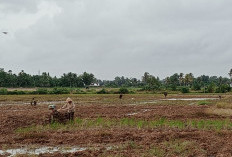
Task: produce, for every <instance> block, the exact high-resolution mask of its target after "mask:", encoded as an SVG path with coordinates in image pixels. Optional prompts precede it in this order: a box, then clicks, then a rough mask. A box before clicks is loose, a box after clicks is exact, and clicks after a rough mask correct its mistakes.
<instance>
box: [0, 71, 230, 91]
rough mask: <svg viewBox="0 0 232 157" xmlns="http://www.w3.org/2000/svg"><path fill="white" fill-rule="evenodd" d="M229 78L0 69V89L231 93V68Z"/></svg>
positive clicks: (182, 74)
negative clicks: (103, 77)
mask: <svg viewBox="0 0 232 157" xmlns="http://www.w3.org/2000/svg"><path fill="white" fill-rule="evenodd" d="M229 76H230V78H227V77H221V76H220V77H218V76H207V75H201V76H198V77H194V75H193V74H192V73H187V74H184V73H179V74H178V73H175V74H173V75H171V76H168V77H166V78H165V79H162V80H161V79H159V77H155V76H153V75H151V74H149V73H148V72H145V73H144V75H143V76H142V78H141V80H140V79H137V78H127V77H124V76H121V77H119V76H117V77H115V78H114V80H100V79H97V78H95V76H94V74H92V73H87V72H84V73H83V74H80V75H78V74H76V73H72V72H69V73H64V74H63V75H62V76H61V77H59V78H58V77H56V76H55V77H52V76H50V74H49V73H48V72H43V73H42V74H41V75H30V74H28V73H26V72H24V71H23V70H22V71H21V72H19V73H18V74H14V73H13V72H12V70H9V71H7V72H6V71H5V70H4V69H3V68H1V69H0V87H5V88H10V87H14V88H17V87H46V88H50V87H78V88H80V87H88V86H90V85H91V84H98V85H99V86H103V87H113V88H118V87H139V88H141V89H142V90H149V91H157V90H172V91H177V90H181V89H184V90H187V92H188V90H195V91H200V90H201V91H203V92H210V93H212V92H220V93H224V92H228V91H230V90H231V87H230V84H231V79H232V69H231V70H230V71H229Z"/></svg>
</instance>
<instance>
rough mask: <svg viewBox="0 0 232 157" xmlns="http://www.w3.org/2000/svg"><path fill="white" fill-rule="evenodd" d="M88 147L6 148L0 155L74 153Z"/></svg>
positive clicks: (0, 151)
mask: <svg viewBox="0 0 232 157" xmlns="http://www.w3.org/2000/svg"><path fill="white" fill-rule="evenodd" d="M84 150H86V148H81V147H67V148H61V147H41V148H17V149H6V150H0V155H7V156H15V155H18V154H31V155H39V154H44V153H55V152H59V153H74V152H80V151H84Z"/></svg>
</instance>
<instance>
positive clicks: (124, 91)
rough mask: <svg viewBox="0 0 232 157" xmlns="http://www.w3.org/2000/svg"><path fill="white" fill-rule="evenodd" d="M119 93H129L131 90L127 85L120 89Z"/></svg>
mask: <svg viewBox="0 0 232 157" xmlns="http://www.w3.org/2000/svg"><path fill="white" fill-rule="evenodd" d="M118 93H121V94H128V93H129V90H128V89H127V88H125V87H121V88H120V89H119V91H118Z"/></svg>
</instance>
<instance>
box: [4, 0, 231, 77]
mask: <svg viewBox="0 0 232 157" xmlns="http://www.w3.org/2000/svg"><path fill="white" fill-rule="evenodd" d="M231 29H232V1H231V0H0V31H1V32H4V31H7V32H9V33H8V34H7V35H5V34H3V33H0V67H2V68H4V69H5V70H6V71H8V70H13V72H14V73H18V72H19V71H21V70H24V71H25V72H27V73H30V74H38V71H39V70H40V71H41V72H43V71H46V72H50V74H51V75H53V76H54V75H57V76H60V75H62V74H63V73H67V72H75V73H78V74H81V73H83V72H84V71H87V72H91V73H93V74H94V75H95V76H96V77H97V78H100V79H113V78H114V77H115V76H122V75H123V76H127V77H136V78H141V76H142V75H143V74H144V72H149V73H150V74H152V75H154V76H159V77H160V78H164V77H165V76H168V75H172V74H174V73H180V72H183V73H190V72H192V73H193V74H194V76H199V75H201V74H206V75H217V76H220V75H221V76H226V77H227V74H228V72H229V70H230V69H231V68H232V64H231V59H232V31H231Z"/></svg>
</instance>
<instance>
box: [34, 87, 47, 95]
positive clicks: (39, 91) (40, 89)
mask: <svg viewBox="0 0 232 157" xmlns="http://www.w3.org/2000/svg"><path fill="white" fill-rule="evenodd" d="M35 93H36V94H48V93H49V92H48V89H46V88H38V89H37V90H36V91H35Z"/></svg>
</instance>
